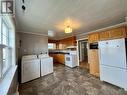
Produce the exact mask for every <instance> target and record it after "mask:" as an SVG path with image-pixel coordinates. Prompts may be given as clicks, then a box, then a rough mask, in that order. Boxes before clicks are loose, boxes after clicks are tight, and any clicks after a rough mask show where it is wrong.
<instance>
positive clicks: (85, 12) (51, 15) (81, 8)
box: [15, 0, 127, 39]
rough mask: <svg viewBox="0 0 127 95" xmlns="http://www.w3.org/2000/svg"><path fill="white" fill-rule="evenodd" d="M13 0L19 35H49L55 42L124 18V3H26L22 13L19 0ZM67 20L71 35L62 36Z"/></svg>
mask: <svg viewBox="0 0 127 95" xmlns="http://www.w3.org/2000/svg"><path fill="white" fill-rule="evenodd" d="M15 1H16V28H17V31H18V32H28V33H38V34H43V35H48V34H50V35H51V36H50V37H51V38H54V39H60V38H63V37H68V36H72V35H78V34H81V33H87V32H90V31H93V30H96V29H100V28H104V27H107V26H110V25H114V24H118V23H121V22H124V21H125V17H127V0H92V1H91V0H25V5H26V11H25V12H23V11H22V9H21V6H22V0H15ZM68 19H69V21H70V22H71V27H72V28H73V33H70V34H65V33H64V28H65V27H66V22H67V21H68ZM48 31H49V33H48Z"/></svg>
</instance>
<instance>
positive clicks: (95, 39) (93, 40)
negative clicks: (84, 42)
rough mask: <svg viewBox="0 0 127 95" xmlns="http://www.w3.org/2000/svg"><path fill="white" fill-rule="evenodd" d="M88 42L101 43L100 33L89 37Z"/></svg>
mask: <svg viewBox="0 0 127 95" xmlns="http://www.w3.org/2000/svg"><path fill="white" fill-rule="evenodd" d="M88 41H89V43H93V42H97V41H99V33H92V34H90V35H88Z"/></svg>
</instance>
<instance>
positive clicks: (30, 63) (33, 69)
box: [21, 55, 40, 83]
mask: <svg viewBox="0 0 127 95" xmlns="http://www.w3.org/2000/svg"><path fill="white" fill-rule="evenodd" d="M39 77H40V59H38V58H37V55H27V56H23V57H22V62H21V83H25V82H28V81H31V80H33V79H36V78H39Z"/></svg>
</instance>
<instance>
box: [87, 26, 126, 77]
mask: <svg viewBox="0 0 127 95" xmlns="http://www.w3.org/2000/svg"><path fill="white" fill-rule="evenodd" d="M126 37H127V26H121V27H117V28H113V29H109V30H106V31H101V32H96V33H91V34H89V35H88V42H89V43H93V42H98V41H102V40H111V39H118V38H126ZM88 63H89V64H90V74H92V75H95V76H99V56H98V50H88Z"/></svg>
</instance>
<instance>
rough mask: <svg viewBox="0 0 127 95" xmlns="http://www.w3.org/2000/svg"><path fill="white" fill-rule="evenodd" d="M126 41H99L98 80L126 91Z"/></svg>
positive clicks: (122, 39)
mask: <svg viewBox="0 0 127 95" xmlns="http://www.w3.org/2000/svg"><path fill="white" fill-rule="evenodd" d="M126 46H127V40H126V39H125V38H121V39H115V40H108V41H100V42H99V54H100V80H102V81H106V82H109V83H111V84H114V85H116V86H119V87H122V88H124V89H125V90H127V56H126V53H127V47H126Z"/></svg>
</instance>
